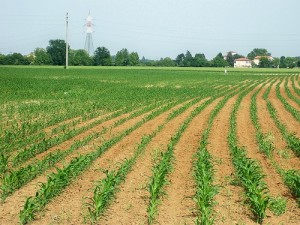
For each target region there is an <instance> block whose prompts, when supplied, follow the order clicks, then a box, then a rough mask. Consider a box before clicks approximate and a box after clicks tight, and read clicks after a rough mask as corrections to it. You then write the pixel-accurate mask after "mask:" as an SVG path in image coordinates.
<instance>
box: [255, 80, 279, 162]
mask: <svg viewBox="0 0 300 225" xmlns="http://www.w3.org/2000/svg"><path fill="white" fill-rule="evenodd" d="M275 81H276V80H275V79H274V80H273V81H272V82H275ZM272 82H271V83H272ZM268 83H270V82H268ZM266 84H267V83H265V84H263V85H261V87H260V88H259V89H257V90H256V91H255V93H254V94H253V95H252V96H251V103H250V116H251V121H252V123H253V125H254V127H255V130H256V140H257V142H258V147H259V150H260V152H262V153H264V154H265V155H266V156H267V157H268V158H270V157H272V153H273V151H274V145H273V143H272V142H271V141H270V140H269V139H268V138H267V137H268V134H264V133H263V132H262V129H261V125H260V123H259V121H258V114H257V105H256V104H257V103H256V98H257V95H258V93H259V92H260V91H261V90H262V89H263V88H264V87H265V85H266Z"/></svg>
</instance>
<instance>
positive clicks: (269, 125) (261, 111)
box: [257, 85, 300, 170]
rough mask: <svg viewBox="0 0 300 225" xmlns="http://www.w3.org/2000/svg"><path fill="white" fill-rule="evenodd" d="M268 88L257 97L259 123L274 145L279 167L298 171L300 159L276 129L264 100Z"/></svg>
mask: <svg viewBox="0 0 300 225" xmlns="http://www.w3.org/2000/svg"><path fill="white" fill-rule="evenodd" d="M267 88H268V85H266V86H265V87H264V88H263V89H262V90H261V91H260V92H259V93H258V95H257V114H258V122H259V124H260V125H261V129H262V132H263V133H264V134H266V135H267V136H268V138H269V139H270V140H271V141H272V142H273V143H274V146H275V150H274V152H273V157H274V160H275V161H276V163H278V165H279V166H280V167H281V168H283V169H285V170H287V169H297V170H299V168H300V162H299V159H298V158H297V157H296V156H295V155H294V153H293V151H292V150H290V149H288V148H287V144H286V142H285V141H284V139H283V137H282V134H281V132H280V131H279V129H278V128H277V127H276V125H275V123H274V121H273V119H272V118H271V116H270V114H269V112H268V109H267V103H266V101H265V100H264V99H263V94H264V92H265V90H266V89H267ZM282 152H285V153H286V154H287V155H288V156H289V157H288V158H284V157H283V156H282Z"/></svg>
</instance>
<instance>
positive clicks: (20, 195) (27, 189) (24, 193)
mask: <svg viewBox="0 0 300 225" xmlns="http://www.w3.org/2000/svg"><path fill="white" fill-rule="evenodd" d="M127 116H128V115H127V114H124V115H121V116H119V117H117V118H114V119H112V120H109V121H106V122H104V124H101V126H100V127H99V128H98V129H103V127H102V126H104V125H106V126H111V125H113V123H115V122H116V121H118V120H119V119H122V118H125V117H127ZM140 119H141V118H140V117H136V118H134V119H131V120H130V121H128V123H129V125H132V123H135V122H137V121H139V120H140ZM126 128H128V124H127V123H124V124H122V125H120V126H118V127H117V130H118V131H117V132H119V131H120V130H121V129H126ZM94 131H96V130H94ZM94 131H91V130H89V131H87V133H86V136H87V135H89V134H91V133H92V132H94ZM113 134H116V133H115V132H114V131H111V132H110V133H109V135H113ZM77 138H78V139H76V140H81V139H82V138H83V137H81V138H79V137H77ZM102 142H103V138H102V137H100V138H98V139H96V140H93V141H92V142H91V143H89V144H88V145H86V146H83V147H81V148H79V149H78V150H77V151H76V152H75V153H73V154H71V155H70V156H68V157H67V158H66V159H65V160H63V162H59V163H57V164H56V165H55V167H53V168H51V169H50V170H48V171H46V172H45V173H44V174H43V175H41V176H38V177H37V178H35V179H34V180H32V181H31V182H29V183H28V184H27V185H25V186H24V187H22V188H21V189H19V190H17V191H16V192H15V193H14V194H13V195H12V196H9V197H8V198H7V199H6V201H5V203H4V204H1V205H0V221H6V224H17V223H18V213H19V211H20V209H21V208H22V207H23V204H24V201H25V200H26V197H28V196H33V195H34V194H35V192H36V191H37V190H38V189H39V186H40V183H43V182H46V181H47V174H50V173H52V172H55V171H56V168H61V167H62V166H63V165H65V164H66V163H67V162H69V161H71V159H72V158H74V157H76V156H77V155H78V154H80V153H81V154H85V153H88V152H91V151H93V150H95V146H98V145H100V144H101V143H102ZM72 143H74V141H73V142H70V143H69V144H70V145H71V144H72ZM64 149H66V147H64ZM41 156H42V154H40V155H39V156H38V157H41ZM40 159H41V158H40ZM1 209H2V210H1Z"/></svg>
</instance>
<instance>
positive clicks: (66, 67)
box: [65, 13, 69, 69]
mask: <svg viewBox="0 0 300 225" xmlns="http://www.w3.org/2000/svg"><path fill="white" fill-rule="evenodd" d="M68 25H69V14H68V13H67V15H66V66H65V69H68V66H69V65H68V64H69V48H68V47H69V44H68Z"/></svg>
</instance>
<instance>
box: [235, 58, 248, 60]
mask: <svg viewBox="0 0 300 225" xmlns="http://www.w3.org/2000/svg"><path fill="white" fill-rule="evenodd" d="M235 61H251V60H250V59H247V58H238V59H236V60H235Z"/></svg>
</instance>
